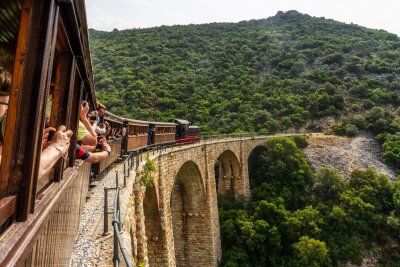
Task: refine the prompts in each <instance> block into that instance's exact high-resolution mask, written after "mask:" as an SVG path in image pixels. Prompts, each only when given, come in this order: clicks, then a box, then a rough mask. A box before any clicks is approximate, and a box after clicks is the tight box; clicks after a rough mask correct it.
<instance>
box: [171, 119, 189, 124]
mask: <svg viewBox="0 0 400 267" xmlns="http://www.w3.org/2000/svg"><path fill="white" fill-rule="evenodd" d="M174 122H177V123H178V124H189V121H187V120H181V119H174Z"/></svg>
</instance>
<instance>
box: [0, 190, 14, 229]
mask: <svg viewBox="0 0 400 267" xmlns="http://www.w3.org/2000/svg"><path fill="white" fill-rule="evenodd" d="M16 202H17V198H16V197H15V196H11V197H5V198H2V199H0V225H2V224H3V223H5V222H6V221H7V220H8V219H9V218H10V217H11V215H13V214H14V212H15V205H16Z"/></svg>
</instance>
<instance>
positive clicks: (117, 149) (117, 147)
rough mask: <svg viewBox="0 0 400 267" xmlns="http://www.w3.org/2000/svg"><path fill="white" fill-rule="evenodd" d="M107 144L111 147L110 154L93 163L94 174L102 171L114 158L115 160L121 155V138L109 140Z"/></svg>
mask: <svg viewBox="0 0 400 267" xmlns="http://www.w3.org/2000/svg"><path fill="white" fill-rule="evenodd" d="M107 144H109V145H110V147H111V155H110V156H108V157H107V158H106V159H105V160H102V161H101V162H99V163H97V164H93V165H94V166H93V169H94V172H95V174H100V173H102V172H103V171H104V170H105V169H107V168H108V167H109V166H110V165H111V164H113V162H114V161H115V160H117V159H118V158H119V157H120V156H121V144H122V140H115V141H109V142H107Z"/></svg>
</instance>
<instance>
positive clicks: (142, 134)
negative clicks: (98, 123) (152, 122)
mask: <svg viewBox="0 0 400 267" xmlns="http://www.w3.org/2000/svg"><path fill="white" fill-rule="evenodd" d="M126 122H127V131H126V134H125V138H126V147H125V148H124V149H125V151H127V152H131V151H135V150H139V149H142V148H145V147H147V144H148V142H149V137H148V132H149V122H147V121H139V120H126Z"/></svg>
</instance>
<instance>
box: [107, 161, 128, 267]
mask: <svg viewBox="0 0 400 267" xmlns="http://www.w3.org/2000/svg"><path fill="white" fill-rule="evenodd" d="M129 158H130V159H131V165H130V166H129V159H128V175H129V169H130V168H132V154H130V155H129ZM125 171H126V166H125V163H124V186H126V172H125ZM115 178H116V187H115V188H107V187H104V231H103V235H108V234H109V233H108V215H109V214H111V213H109V212H108V191H109V190H115V198H114V212H113V220H112V226H113V228H114V256H113V264H114V266H115V267H118V266H119V265H120V262H121V259H120V257H119V251H118V250H120V251H121V253H122V256H123V257H124V261H125V264H126V266H128V267H132V266H133V265H132V263H131V261H130V259H129V257H128V255H126V251H125V250H124V249H123V248H124V247H123V244H122V240H121V236H120V232H121V231H122V223H121V206H120V190H121V189H120V187H119V185H118V172H115Z"/></svg>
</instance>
